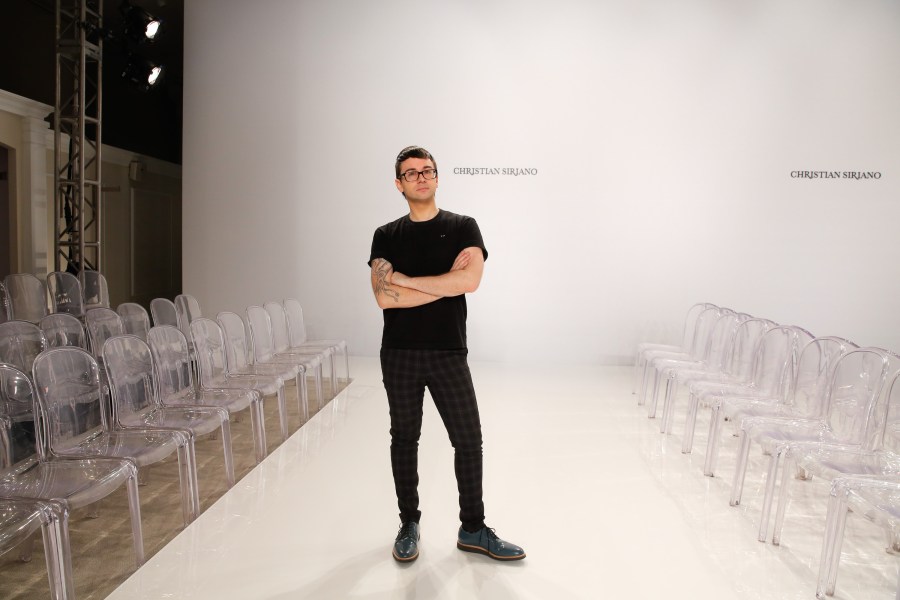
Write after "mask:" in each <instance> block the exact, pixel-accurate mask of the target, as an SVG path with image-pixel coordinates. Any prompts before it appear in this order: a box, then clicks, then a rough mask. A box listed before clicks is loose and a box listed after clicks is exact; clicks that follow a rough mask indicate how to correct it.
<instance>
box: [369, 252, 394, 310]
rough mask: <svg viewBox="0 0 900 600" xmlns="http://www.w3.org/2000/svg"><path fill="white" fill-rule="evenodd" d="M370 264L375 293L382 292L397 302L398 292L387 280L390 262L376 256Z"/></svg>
mask: <svg viewBox="0 0 900 600" xmlns="http://www.w3.org/2000/svg"><path fill="white" fill-rule="evenodd" d="M372 266H373V267H374V269H373V270H372V273H373V274H374V276H375V295H376V296H377V295H378V294H384V295H385V296H387V297H388V298H393V299H394V302H399V301H400V293H399V292H398V291H397V290H395V289H394V288H392V287H391V286H390V284H388V282H387V276H388V273H390V271H391V263H389V262H388V261H386V260H384V259H383V258H376V259H375V261H374V262H373V263H372Z"/></svg>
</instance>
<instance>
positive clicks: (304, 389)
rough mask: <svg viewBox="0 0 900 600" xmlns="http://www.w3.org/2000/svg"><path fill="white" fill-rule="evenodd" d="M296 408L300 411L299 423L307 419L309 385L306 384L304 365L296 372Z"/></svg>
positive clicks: (303, 423) (304, 422) (302, 423)
mask: <svg viewBox="0 0 900 600" xmlns="http://www.w3.org/2000/svg"><path fill="white" fill-rule="evenodd" d="M297 409H298V411H299V412H300V424H301V426H302V425H305V424H306V422H307V421H309V387H308V386H307V384H306V367H303V368H302V369H301V371H300V372H299V373H297Z"/></svg>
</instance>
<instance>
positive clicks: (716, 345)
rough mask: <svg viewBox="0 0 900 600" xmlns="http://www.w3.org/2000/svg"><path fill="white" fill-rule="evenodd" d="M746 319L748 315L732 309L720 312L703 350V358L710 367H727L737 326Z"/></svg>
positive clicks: (718, 368) (722, 368)
mask: <svg viewBox="0 0 900 600" xmlns="http://www.w3.org/2000/svg"><path fill="white" fill-rule="evenodd" d="M746 319H747V316H746V315H742V314H738V313H735V312H732V311H730V310H727V311H723V312H722V313H720V315H719V318H718V319H716V322H715V325H713V328H712V331H710V334H709V338H708V339H707V340H706V349H705V350H704V351H703V357H702V359H703V360H704V361H705V362H706V364H707V365H708V366H709V367H710V368H712V369H717V370H720V371H722V370H725V369H726V368H727V366H728V358H729V356H730V353H731V348H732V346H733V344H734V336H735V333H736V331H737V327H738V325H740V324H741V323H742V322H743V321H745V320H746Z"/></svg>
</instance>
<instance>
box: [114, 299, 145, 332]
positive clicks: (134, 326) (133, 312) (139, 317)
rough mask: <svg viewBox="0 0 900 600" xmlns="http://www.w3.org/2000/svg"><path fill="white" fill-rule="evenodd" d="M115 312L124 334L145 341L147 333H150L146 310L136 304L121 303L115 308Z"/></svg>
mask: <svg viewBox="0 0 900 600" xmlns="http://www.w3.org/2000/svg"><path fill="white" fill-rule="evenodd" d="M116 312H117V313H119V317H121V318H122V326H123V327H124V328H125V333H127V334H129V335H136V336H138V337H139V338H141V339H142V340H144V341H145V342H146V341H147V333H149V332H150V315H148V314H147V309H145V308H144V307H143V306H141V305H140V304H138V303H136V302H123V303H122V304H120V305H119V306H117V307H116Z"/></svg>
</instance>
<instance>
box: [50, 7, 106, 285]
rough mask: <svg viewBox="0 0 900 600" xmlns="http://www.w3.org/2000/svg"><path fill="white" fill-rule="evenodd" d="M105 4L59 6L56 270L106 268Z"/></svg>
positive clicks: (56, 127) (55, 114) (57, 28)
mask: <svg viewBox="0 0 900 600" xmlns="http://www.w3.org/2000/svg"><path fill="white" fill-rule="evenodd" d="M103 33H104V30H103V2H102V0H56V106H55V109H54V130H55V136H54V149H55V156H56V158H55V169H54V183H55V187H56V192H55V210H54V219H53V222H54V231H55V241H54V255H55V257H56V258H55V259H54V261H53V262H52V263H51V264H55V265H57V266H56V268H57V270H60V271H69V272H73V273H77V272H79V271H81V270H95V271H99V270H100V268H101V265H100V261H101V253H100V242H101V224H102V222H101V218H100V214H101V206H100V202H101V186H100V181H101V178H100V164H101V161H100V155H101V153H100V150H101V131H102V127H101V114H102V102H101V99H102V86H103Z"/></svg>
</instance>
